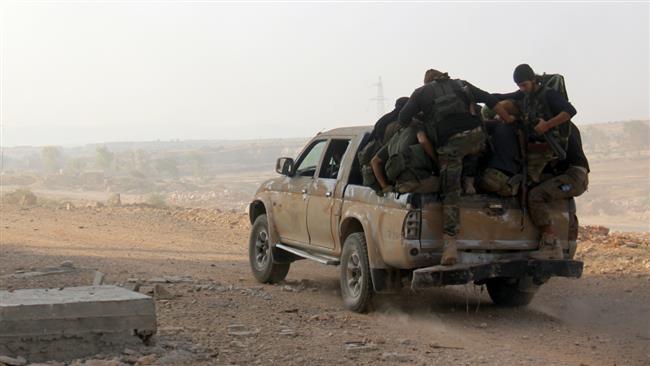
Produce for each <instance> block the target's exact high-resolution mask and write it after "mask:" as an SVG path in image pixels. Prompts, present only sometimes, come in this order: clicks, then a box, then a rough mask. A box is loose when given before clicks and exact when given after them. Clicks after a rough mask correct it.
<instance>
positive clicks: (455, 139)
mask: <svg viewBox="0 0 650 366" xmlns="http://www.w3.org/2000/svg"><path fill="white" fill-rule="evenodd" d="M485 141H486V140H485V133H483V129H482V128H481V127H478V128H475V129H473V130H469V131H465V132H462V133H458V134H455V135H453V136H452V137H451V138H450V139H449V141H447V144H445V145H444V146H441V147H439V148H438V150H437V152H438V159H439V164H440V191H441V196H442V226H443V231H444V233H445V234H447V235H450V236H456V235H457V234H458V231H459V230H460V209H459V207H458V203H459V201H460V194H461V189H462V188H461V178H462V174H463V159H465V158H466V157H468V156H470V155H475V154H478V153H479V152H481V151H482V150H483V149H485ZM475 162H476V159H472V163H473V164H474V163H475ZM465 168H466V169H467V168H469V167H467V166H466V167H465ZM475 169H476V167H472V169H471V170H475Z"/></svg>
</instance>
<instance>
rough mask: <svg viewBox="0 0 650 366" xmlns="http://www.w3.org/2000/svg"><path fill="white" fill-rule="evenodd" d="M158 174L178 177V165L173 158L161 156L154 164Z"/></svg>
mask: <svg viewBox="0 0 650 366" xmlns="http://www.w3.org/2000/svg"><path fill="white" fill-rule="evenodd" d="M154 166H155V169H156V171H157V172H158V174H160V175H163V176H171V177H174V178H176V177H178V165H177V163H176V159H174V158H171V157H170V158H163V159H158V160H156V163H155V164H154Z"/></svg>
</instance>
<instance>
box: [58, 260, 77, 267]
mask: <svg viewBox="0 0 650 366" xmlns="http://www.w3.org/2000/svg"><path fill="white" fill-rule="evenodd" d="M59 267H64V268H74V263H73V262H72V261H63V262H61V264H59Z"/></svg>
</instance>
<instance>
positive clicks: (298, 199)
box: [272, 139, 327, 244]
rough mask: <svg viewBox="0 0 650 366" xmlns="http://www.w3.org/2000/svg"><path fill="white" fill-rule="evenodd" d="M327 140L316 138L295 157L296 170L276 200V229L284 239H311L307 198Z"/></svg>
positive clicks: (295, 240) (274, 206)
mask: <svg viewBox="0 0 650 366" xmlns="http://www.w3.org/2000/svg"><path fill="white" fill-rule="evenodd" d="M326 142H327V140H325V139H322V140H316V141H313V142H312V143H311V144H310V145H309V146H308V147H307V149H306V150H305V151H304V152H303V153H302V154H301V155H300V157H299V158H298V159H297V160H296V165H295V168H294V172H295V173H294V174H293V176H291V177H286V181H285V184H286V185H285V187H283V189H282V190H281V192H277V193H276V194H277V196H275V197H274V198H273V199H272V200H273V215H275V219H274V220H273V222H274V223H275V226H276V230H277V231H278V234H279V235H280V240H282V242H284V243H288V244H293V243H302V244H308V243H309V233H308V231H307V202H308V197H309V190H310V188H311V187H312V185H313V183H314V178H315V176H316V170H317V167H318V164H319V163H320V160H321V157H322V155H323V151H324V150H325V145H326Z"/></svg>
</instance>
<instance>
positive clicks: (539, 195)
mask: <svg viewBox="0 0 650 366" xmlns="http://www.w3.org/2000/svg"><path fill="white" fill-rule="evenodd" d="M567 123H569V124H570V125H571V135H570V136H569V141H568V145H567V150H566V158H565V159H563V160H560V161H558V162H556V163H555V164H552V166H550V167H549V168H550V169H548V168H547V170H550V171H551V172H552V174H554V177H553V178H551V179H548V180H545V181H543V182H542V183H540V184H539V185H538V186H536V187H534V188H533V189H531V190H530V193H529V194H528V208H529V209H530V217H531V219H532V220H533V223H535V225H537V227H539V229H540V231H541V232H542V237H541V239H540V248H539V251H537V252H536V253H534V254H533V255H531V257H533V258H537V259H563V258H564V256H563V254H562V248H561V247H560V245H559V243H558V241H557V234H556V232H555V228H554V226H553V222H552V220H551V215H550V208H549V206H548V204H549V203H550V202H552V201H554V200H560V199H565V198H571V197H577V196H580V195H581V194H583V193H584V192H585V191H586V190H587V188H588V185H589V171H590V170H589V162H588V161H587V157H586V156H585V153H584V151H583V150H582V139H581V137H580V130H578V127H577V126H576V125H574V124H573V122H567Z"/></svg>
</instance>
